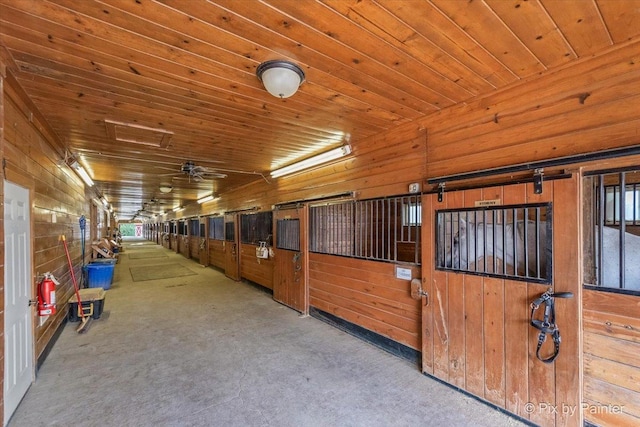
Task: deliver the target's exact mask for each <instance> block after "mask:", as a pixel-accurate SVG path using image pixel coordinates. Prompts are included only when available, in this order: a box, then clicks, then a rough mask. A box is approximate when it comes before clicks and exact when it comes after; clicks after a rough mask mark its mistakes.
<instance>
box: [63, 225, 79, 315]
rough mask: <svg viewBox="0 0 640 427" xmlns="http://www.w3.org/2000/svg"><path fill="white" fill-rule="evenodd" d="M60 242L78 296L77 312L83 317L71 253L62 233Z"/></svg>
mask: <svg viewBox="0 0 640 427" xmlns="http://www.w3.org/2000/svg"><path fill="white" fill-rule="evenodd" d="M60 238H61V239H62V243H63V244H64V253H65V254H67V261H68V262H69V271H70V272H71V280H72V281H73V287H74V289H75V291H76V298H78V308H79V310H78V312H80V315H81V316H82V318H83V319H84V309H83V308H82V301H81V300H80V290H79V289H78V282H76V275H75V273H74V272H73V264H72V263H71V255H69V248H68V247H67V238H66V237H65V235H64V234H63V235H62V236H60Z"/></svg>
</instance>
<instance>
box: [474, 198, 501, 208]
mask: <svg viewBox="0 0 640 427" xmlns="http://www.w3.org/2000/svg"><path fill="white" fill-rule="evenodd" d="M500 204H502V200H500V199H493V200H476V208H482V207H484V206H498V205H500Z"/></svg>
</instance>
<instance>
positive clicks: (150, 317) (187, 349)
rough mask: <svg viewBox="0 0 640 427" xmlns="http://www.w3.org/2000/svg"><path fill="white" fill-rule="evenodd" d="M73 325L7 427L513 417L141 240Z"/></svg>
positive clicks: (477, 422) (507, 421)
mask: <svg viewBox="0 0 640 427" xmlns="http://www.w3.org/2000/svg"><path fill="white" fill-rule="evenodd" d="M134 278H135V280H134ZM76 326H77V323H68V324H67V325H66V327H65V329H64V331H63V332H62V334H61V336H60V338H59V339H58V341H57V343H56V344H55V346H54V347H53V349H52V350H51V353H50V354H49V356H48V358H47V359H46V361H45V362H44V363H43V365H42V366H41V368H40V371H39V372H38V375H37V380H36V382H35V384H33V385H32V386H31V389H30V390H29V392H28V393H27V395H26V397H25V399H24V400H23V402H22V403H21V404H20V406H19V408H18V410H17V411H16V413H15V414H14V416H13V418H12V419H11V421H10V423H9V425H10V426H12V427H18V426H30V427H33V426H68V425H74V424H78V425H84V426H417V425H447V426H463V425H474V426H504V425H513V426H515V425H521V423H520V422H519V421H517V420H515V419H513V418H510V417H509V416H507V415H505V414H503V413H501V412H499V411H497V410H494V409H492V408H490V407H488V406H486V405H484V404H482V403H480V402H478V401H476V400H474V399H473V398H469V397H466V396H464V395H462V394H460V393H458V392H456V391H454V390H452V389H451V388H449V387H447V386H444V385H442V384H440V383H438V382H436V381H434V380H431V379H430V378H427V377H425V376H423V375H422V374H421V373H420V372H419V370H418V369H417V367H416V366H413V365H412V364H411V363H409V362H407V361H405V360H402V359H399V358H397V357H395V356H392V355H390V354H388V353H385V352H384V351H382V350H379V349H378V348H376V347H373V346H371V345H369V344H367V343H365V342H363V341H361V340H359V339H357V338H354V337H352V336H350V335H348V334H346V333H344V332H342V331H340V330H338V329H335V328H333V327H330V326H328V325H326V324H325V323H323V322H321V321H319V320H317V319H314V318H310V317H306V318H302V317H300V316H299V315H298V313H297V312H295V311H293V310H291V309H288V308H286V307H284V306H282V305H280V304H278V303H276V302H274V301H273V300H272V299H271V296H270V295H269V294H267V293H265V292H263V291H261V290H259V289H257V288H256V287H254V286H251V285H249V284H246V283H238V282H234V281H232V280H229V279H228V278H226V277H225V276H224V275H223V274H222V273H220V272H219V271H216V270H214V269H211V268H203V267H201V266H199V265H198V264H197V263H195V262H193V261H190V260H187V259H185V258H184V257H183V256H181V255H177V254H175V253H173V252H171V251H169V250H166V249H164V248H161V247H160V246H157V245H155V244H151V243H149V242H143V241H128V242H125V250H124V252H123V253H122V254H121V259H120V262H119V263H118V264H117V266H116V272H115V276H114V281H113V285H112V287H111V289H110V290H108V291H107V296H106V300H105V307H104V312H103V314H102V317H101V318H100V319H99V320H94V321H93V322H92V324H91V325H90V328H89V330H88V331H87V332H86V333H84V334H77V333H76V332H75V329H76Z"/></svg>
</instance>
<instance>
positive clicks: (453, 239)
mask: <svg viewBox="0 0 640 427" xmlns="http://www.w3.org/2000/svg"><path fill="white" fill-rule="evenodd" d="M578 183H579V179H578V177H577V176H571V177H567V178H564V179H557V180H553V181H551V180H547V181H545V182H544V184H543V188H542V192H541V193H537V192H536V191H535V190H534V188H533V185H532V184H513V185H504V186H495V187H486V188H477V189H470V190H460V191H451V192H446V193H444V194H443V195H442V196H443V197H441V200H438V198H439V197H438V194H429V195H425V196H423V200H422V213H423V221H422V223H423V225H424V226H423V251H422V263H423V264H422V265H423V275H424V278H423V281H422V286H423V289H420V291H421V292H420V295H422V299H423V304H422V306H423V308H422V323H423V324H422V368H423V371H424V372H425V373H428V374H429V375H433V376H435V377H437V378H440V379H442V380H443V381H445V382H447V383H449V384H452V385H454V386H456V387H459V388H460V389H463V390H465V391H466V392H469V393H471V394H473V395H476V396H479V397H480V398H481V399H484V400H487V401H489V402H491V403H493V404H495V405H497V406H498V407H501V408H504V409H506V410H507V411H509V412H512V413H515V414H517V415H519V416H521V417H523V418H525V419H527V420H529V421H531V422H532V423H534V424H538V425H544V426H554V425H574V426H577V425H581V414H580V405H581V398H580V393H581V388H580V387H581V379H580V368H579V366H580V363H579V361H580V358H581V353H582V344H581V328H580V321H579V316H580V299H581V289H582V288H581V286H580V281H579V264H578V262H579V258H580V253H579V250H578V248H579V247H580V244H579V239H580V235H579V228H578V223H579V221H578V217H579V213H578V194H579V191H578ZM431 230H433V231H432V232H431ZM545 239H552V245H551V246H549V245H548V244H545V243H544V242H545ZM547 243H550V242H547ZM550 289H553V291H555V292H571V293H573V298H564V299H559V298H557V299H555V315H556V316H555V324H556V325H557V326H558V328H559V331H560V334H561V343H560V352H559V355H558V357H557V358H556V359H555V360H553V361H552V362H551V363H545V362H543V361H541V360H539V359H538V358H537V356H536V350H537V344H538V340H539V331H538V330H537V329H535V328H533V327H532V326H531V325H530V323H529V322H530V316H531V310H532V308H531V306H530V304H531V303H532V302H533V301H535V300H536V299H537V298H539V297H540V296H541V295H542V294H543V293H544V292H546V291H548V290H550ZM537 314H539V313H538V312H536V315H537ZM553 352H554V342H553V340H552V339H551V338H549V339H547V340H546V342H545V343H544V344H543V346H542V347H541V349H540V353H539V354H540V355H541V356H543V357H545V358H546V357H547V356H548V355H551V354H553ZM525 403H526V404H527V405H525ZM544 405H549V406H553V407H560V406H562V405H565V406H566V407H569V406H571V407H572V408H577V410H576V411H574V412H573V413H564V414H560V415H556V414H554V413H551V412H547V411H545V410H544V408H545V406H544Z"/></svg>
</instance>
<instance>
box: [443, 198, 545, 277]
mask: <svg viewBox="0 0 640 427" xmlns="http://www.w3.org/2000/svg"><path fill="white" fill-rule="evenodd" d="M551 220H552V215H551V204H549V203H543V204H530V205H517V206H509V207H500V208H494V209H491V208H486V207H482V208H464V209H449V210H440V211H437V212H436V224H437V227H438V230H437V232H436V254H438V255H437V264H436V265H437V267H436V268H437V269H440V270H450V271H458V272H463V273H471V274H476V275H484V276H491V277H502V278H508V279H515V280H522V281H530V282H536V283H551V272H552V268H551V263H552V260H553V257H552V221H551Z"/></svg>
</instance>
